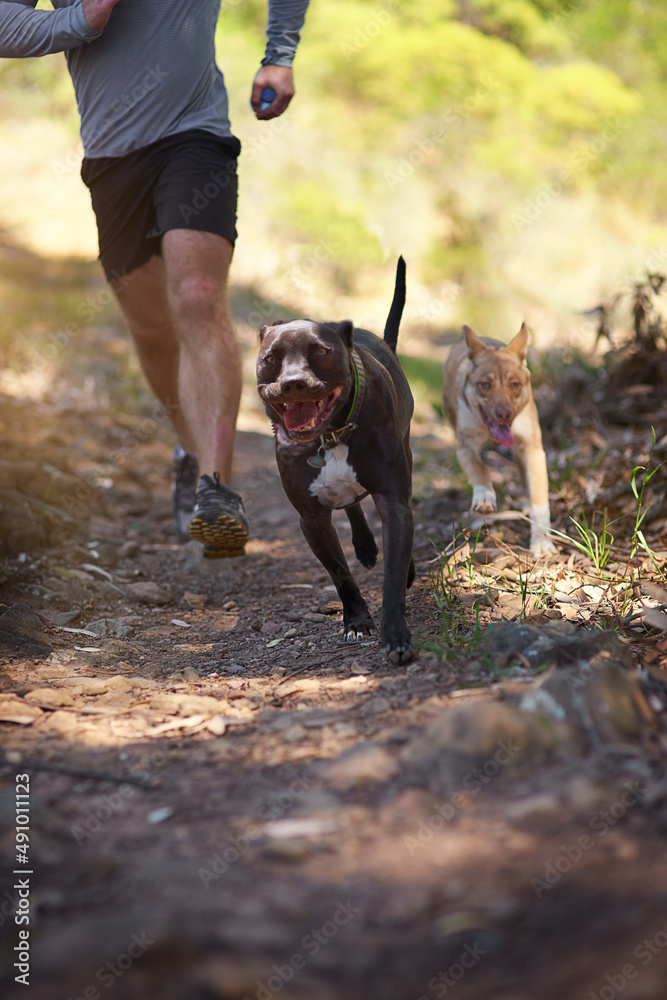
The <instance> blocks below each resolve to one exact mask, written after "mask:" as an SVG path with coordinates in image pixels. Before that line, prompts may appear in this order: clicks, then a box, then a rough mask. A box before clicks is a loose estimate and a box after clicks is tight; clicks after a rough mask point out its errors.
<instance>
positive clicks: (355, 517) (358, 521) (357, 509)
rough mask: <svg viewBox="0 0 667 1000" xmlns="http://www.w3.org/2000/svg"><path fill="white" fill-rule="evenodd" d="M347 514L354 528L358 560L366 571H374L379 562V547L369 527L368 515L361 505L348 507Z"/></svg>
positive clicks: (355, 549) (353, 541)
mask: <svg viewBox="0 0 667 1000" xmlns="http://www.w3.org/2000/svg"><path fill="white" fill-rule="evenodd" d="M345 513H346V514H347V519H348V521H349V522H350V525H351V527H352V544H353V545H354V551H355V552H356V554H357V559H358V560H359V562H360V563H361V565H362V566H365V567H366V569H372V568H373V566H375V563H376V562H377V557H378V547H377V545H376V543H375V538H374V537H373V532H372V531H371V529H370V528H369V527H368V521H367V520H366V515H365V514H364V512H363V510H362V509H361V506H360V505H359V504H355V505H354V507H346V508H345Z"/></svg>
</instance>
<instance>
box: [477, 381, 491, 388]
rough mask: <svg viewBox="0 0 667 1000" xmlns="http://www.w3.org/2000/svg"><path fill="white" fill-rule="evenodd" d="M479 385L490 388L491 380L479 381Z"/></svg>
mask: <svg viewBox="0 0 667 1000" xmlns="http://www.w3.org/2000/svg"><path fill="white" fill-rule="evenodd" d="M478 385H479V388H480V389H490V388H491V383H490V382H479V383H478Z"/></svg>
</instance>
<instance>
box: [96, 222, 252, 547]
mask: <svg viewBox="0 0 667 1000" xmlns="http://www.w3.org/2000/svg"><path fill="white" fill-rule="evenodd" d="M162 251H163V258H160V257H153V258H152V259H151V260H150V261H149V262H148V263H147V264H145V265H143V267H141V268H137V269H136V270H135V271H132V272H131V273H130V274H129V275H128V276H127V277H126V278H124V279H121V280H120V281H117V282H115V283H114V291H115V292H116V295H117V297H118V301H119V303H120V306H121V308H122V310H123V313H124V315H125V319H126V321H127V324H128V327H129V329H130V332H131V334H132V338H133V340H134V342H135V345H136V348H137V353H138V356H139V359H140V362H141V366H142V368H143V371H144V374H145V375H146V378H147V380H148V382H149V384H150V385H151V387H152V389H153V391H154V392H155V394H156V396H157V397H158V399H160V401H161V402H162V404H163V405H164V407H165V409H166V411H167V413H168V415H169V416H170V418H171V420H172V422H173V424H174V428H175V429H176V432H177V434H178V437H179V440H180V442H181V445H182V446H183V448H184V449H185V451H187V452H190V453H194V454H196V455H197V456H198V457H199V462H200V471H201V473H202V474H206V475H207V476H212V475H213V474H214V473H218V474H219V475H220V478H221V480H222V482H223V483H230V482H231V477H232V458H233V449H234V435H235V429H236V418H237V415H238V407H239V401H240V395H241V381H242V379H241V354H240V350H239V348H238V344H237V343H236V338H235V336H234V332H233V327H232V321H231V316H230V314H229V309H228V305H227V275H228V272H229V265H230V263H231V258H232V252H233V247H232V244H231V243H229V242H228V241H227V240H225V239H223V238H222V237H219V236H216V235H214V234H212V233H200V232H195V231H191V230H180V229H179V230H171V231H169V232H167V233H166V234H165V236H164V237H163V246H162ZM210 482H211V483H212V482H213V480H211V481H210ZM200 486H201V484H200ZM229 503H231V506H229ZM239 503H240V498H239V497H238V496H236V495H235V494H233V493H231V492H230V491H227V494H226V495H225V493H224V487H223V488H222V490H221V489H220V488H218V489H217V490H215V489H214V491H213V497H211V495H210V491H209V493H208V494H207V497H206V502H205V503H204V507H200V506H198V508H197V510H198V526H197V530H196V531H195V532H194V537H196V538H198V539H199V540H200V541H203V542H204V543H205V544H206V546H207V547H206V549H205V553H204V554H205V555H207V556H210V557H213V558H215V557H218V556H227V555H238V554H241V552H242V551H243V545H244V543H245V539H247V521H246V520H245V516H244V514H243V513H242V504H241V505H240V508H239V507H238V504H239ZM221 504H222V506H220V505H221ZM226 504H227V506H225V505H226ZM175 516H176V515H175ZM179 520H180V519H179ZM177 531H179V533H180V529H179V525H178V523H177Z"/></svg>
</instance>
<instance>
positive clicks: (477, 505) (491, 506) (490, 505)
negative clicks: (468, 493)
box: [470, 486, 498, 514]
mask: <svg viewBox="0 0 667 1000" xmlns="http://www.w3.org/2000/svg"><path fill="white" fill-rule="evenodd" d="M470 509H471V510H473V511H474V512H475V513H476V514H493V513H494V511H496V510H497V509H498V508H497V506H496V494H495V493H494V492H493V490H490V489H487V487H486V486H475V487H474V488H473V491H472V507H471V508H470Z"/></svg>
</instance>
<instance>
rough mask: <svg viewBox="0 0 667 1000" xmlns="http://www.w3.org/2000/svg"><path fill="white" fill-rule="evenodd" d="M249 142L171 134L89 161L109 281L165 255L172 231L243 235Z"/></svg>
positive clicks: (87, 178) (85, 173)
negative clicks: (241, 181)
mask: <svg viewBox="0 0 667 1000" xmlns="http://www.w3.org/2000/svg"><path fill="white" fill-rule="evenodd" d="M240 150H241V144H240V142H239V141H238V139H236V138H235V137H234V136H229V137H228V138H224V139H223V138H218V137H217V136H215V135H213V134H212V133H211V132H206V131H204V130H203V129H191V130H190V131H188V132H180V133H179V134H178V135H170V136H167V138H166V139H159V140H158V141H157V142H154V143H151V145H150V146H144V147H143V149H137V150H135V151H134V152H132V153H128V154H127V155H126V156H102V157H96V158H94V159H84V161H83V164H82V167H81V177H82V179H83V182H84V184H86V186H87V187H88V188H89V189H90V196H91V200H92V203H93V210H94V212H95V216H96V218H97V231H98V234H99V243H100V260H101V261H102V266H103V267H104V272H105V274H106V276H107V279H108V280H109V281H114V280H116V279H118V278H122V277H123V275H125V274H128V273H129V272H130V271H133V270H134V269H135V268H137V267H140V266H141V265H142V264H145V263H146V262H147V261H148V260H150V258H151V257H152V256H153V255H154V254H160V253H161V247H162V236H163V234H164V233H166V232H167V231H168V230H169V229H196V230H200V231H202V232H206V233H217V235H218V236H224V237H225V238H226V239H228V240H229V241H230V243H234V242H235V240H236V235H237V234H236V202H237V193H238V191H237V177H236V160H237V158H238V155H239V152H240Z"/></svg>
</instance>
